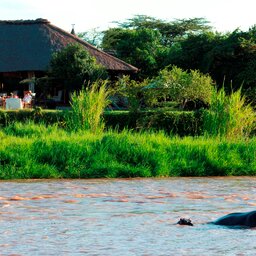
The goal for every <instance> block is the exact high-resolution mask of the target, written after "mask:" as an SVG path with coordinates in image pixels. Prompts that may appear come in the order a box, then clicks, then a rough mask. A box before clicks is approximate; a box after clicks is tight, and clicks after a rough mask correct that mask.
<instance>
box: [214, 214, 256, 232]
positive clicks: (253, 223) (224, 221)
mask: <svg viewBox="0 0 256 256" xmlns="http://www.w3.org/2000/svg"><path fill="white" fill-rule="evenodd" d="M211 224H214V225H222V226H229V227H231V226H243V227H247V228H253V227H256V211H251V212H244V213H243V212H236V213H230V214H228V215H225V216H223V217H221V218H219V219H217V220H215V221H213V222H211Z"/></svg>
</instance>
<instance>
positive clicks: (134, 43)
mask: <svg viewBox="0 0 256 256" xmlns="http://www.w3.org/2000/svg"><path fill="white" fill-rule="evenodd" d="M102 47H103V49H104V50H105V51H111V52H114V53H115V55H116V56H117V57H118V58H120V59H122V60H124V61H126V62H128V63H131V64H132V65H134V66H136V67H138V68H139V69H141V72H140V73H141V76H142V77H145V76H152V75H154V74H155V73H156V70H157V69H158V58H159V55H160V54H161V52H162V51H164V47H163V45H162V44H161V35H160V34H159V32H158V31H157V30H152V29H147V28H141V29H138V30H128V29H121V28H112V29H109V30H108V31H106V32H105V35H104V38H103V41H102Z"/></svg>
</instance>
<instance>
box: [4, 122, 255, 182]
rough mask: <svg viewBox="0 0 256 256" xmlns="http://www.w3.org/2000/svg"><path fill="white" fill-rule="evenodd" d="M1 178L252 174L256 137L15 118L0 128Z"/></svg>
mask: <svg viewBox="0 0 256 256" xmlns="http://www.w3.org/2000/svg"><path fill="white" fill-rule="evenodd" d="M0 139H1V144H0V179H15V178H16V179H28V178H106V177H107V178H116V177H123V178H125V177H169V176H212V175H213V176H216V175H256V156H255V152H256V140H255V138H252V139H247V140H243V139H239V140H232V141H229V140H227V139H225V138H222V139H220V140H216V139H215V138H207V137H194V138H192V137H184V138H180V137H170V136H167V135H165V134H164V133H162V132H160V133H159V132H158V133H156V132H149V131H147V132H140V133H134V132H131V131H127V130H123V131H122V132H119V133H117V132H115V131H108V132H106V133H101V134H93V133H91V132H84V131H82V132H75V133H74V132H67V131H65V130H63V129H60V128H57V127H56V126H54V127H51V126H48V127H46V126H43V125H36V124H33V123H31V122H30V123H22V124H21V123H16V124H13V125H11V126H10V127H6V128H3V129H2V130H1V132H0Z"/></svg>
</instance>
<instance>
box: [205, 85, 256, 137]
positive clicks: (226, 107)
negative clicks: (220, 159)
mask: <svg viewBox="0 0 256 256" xmlns="http://www.w3.org/2000/svg"><path fill="white" fill-rule="evenodd" d="M255 123H256V114H255V112H254V110H253V108H252V107H251V106H250V105H248V104H246V99H245V97H244V96H242V93H241V88H240V89H239V90H237V91H236V92H232V93H231V94H230V95H227V94H226V93H225V90H224V88H222V89H221V90H220V91H218V92H217V91H216V90H215V91H214V93H213V95H212V100H211V105H210V109H209V111H206V112H205V115H204V130H205V132H206V134H208V135H210V136H215V137H216V136H220V137H226V138H230V139H234V138H238V137H240V138H241V137H248V136H249V135H250V133H251V131H252V130H253V129H254V127H255Z"/></svg>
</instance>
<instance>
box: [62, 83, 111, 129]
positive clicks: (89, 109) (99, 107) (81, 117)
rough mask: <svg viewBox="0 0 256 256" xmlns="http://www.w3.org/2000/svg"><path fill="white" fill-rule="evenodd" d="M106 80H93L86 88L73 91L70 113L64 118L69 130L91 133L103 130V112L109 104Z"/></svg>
mask: <svg viewBox="0 0 256 256" xmlns="http://www.w3.org/2000/svg"><path fill="white" fill-rule="evenodd" d="M106 84H107V81H103V82H99V81H98V82H94V83H93V84H92V85H91V86H89V87H88V88H86V89H82V90H80V91H79V92H74V93H73V94H72V96H71V100H72V102H71V107H72V110H71V113H69V115H68V116H67V118H66V122H67V126H68V128H70V129H71V130H74V131H77V130H89V131H91V132H92V133H97V132H102V131H103V130H104V126H105V124H104V120H103V113H104V109H105V108H106V107H107V106H108V105H109V103H110V102H109V100H108V99H107V98H108V95H109V92H108V90H107V89H106Z"/></svg>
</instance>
